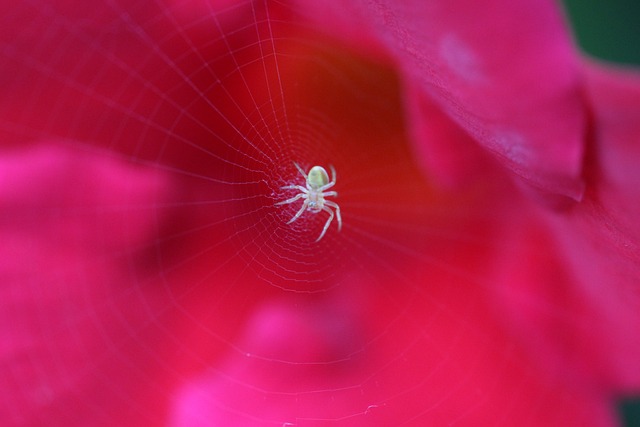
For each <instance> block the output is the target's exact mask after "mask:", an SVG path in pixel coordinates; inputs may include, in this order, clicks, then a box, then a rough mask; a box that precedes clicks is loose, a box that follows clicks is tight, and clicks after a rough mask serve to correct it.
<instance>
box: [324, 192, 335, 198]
mask: <svg viewBox="0 0 640 427" xmlns="http://www.w3.org/2000/svg"><path fill="white" fill-rule="evenodd" d="M327 196H328V197H331V196H333V197H338V192H337V191H327V192H326V193H325V192H324V191H323V192H322V197H327Z"/></svg>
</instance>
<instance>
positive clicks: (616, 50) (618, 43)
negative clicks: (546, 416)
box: [563, 0, 640, 427]
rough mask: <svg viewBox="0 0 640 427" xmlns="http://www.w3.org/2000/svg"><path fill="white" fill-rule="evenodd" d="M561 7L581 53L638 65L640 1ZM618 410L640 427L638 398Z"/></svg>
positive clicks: (575, 1) (578, 0) (569, 2)
mask: <svg viewBox="0 0 640 427" xmlns="http://www.w3.org/2000/svg"><path fill="white" fill-rule="evenodd" d="M563 3H564V6H565V9H566V12H567V15H568V17H569V20H570V22H571V25H572V27H573V33H574V36H575V38H576V41H577V42H578V45H579V46H580V48H581V49H582V51H583V52H585V53H586V54H588V55H589V56H593V57H595V58H599V59H603V60H606V61H610V62H617V63H621V64H635V65H640V0H563ZM638 363H640V361H638ZM617 407H618V413H619V414H620V419H621V420H622V422H621V424H622V425H624V426H627V427H632V426H633V427H638V426H640V394H638V395H635V396H624V397H622V398H620V399H619V400H618V402H617Z"/></svg>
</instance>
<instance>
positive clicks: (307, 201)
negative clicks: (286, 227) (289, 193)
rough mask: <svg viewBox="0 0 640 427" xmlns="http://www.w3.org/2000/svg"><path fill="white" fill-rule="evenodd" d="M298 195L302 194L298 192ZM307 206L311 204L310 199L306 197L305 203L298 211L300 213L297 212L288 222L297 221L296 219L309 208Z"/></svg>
mask: <svg viewBox="0 0 640 427" xmlns="http://www.w3.org/2000/svg"><path fill="white" fill-rule="evenodd" d="M298 196H300V194H298ZM307 206H309V199H305V200H304V203H303V204H302V207H301V208H300V210H299V211H298V213H296V214H295V215H294V217H293V218H291V219H290V220H289V222H287V224H291V223H292V222H293V221H295V220H296V219H298V218H300V215H302V213H303V212H304V211H305V210H306V209H307Z"/></svg>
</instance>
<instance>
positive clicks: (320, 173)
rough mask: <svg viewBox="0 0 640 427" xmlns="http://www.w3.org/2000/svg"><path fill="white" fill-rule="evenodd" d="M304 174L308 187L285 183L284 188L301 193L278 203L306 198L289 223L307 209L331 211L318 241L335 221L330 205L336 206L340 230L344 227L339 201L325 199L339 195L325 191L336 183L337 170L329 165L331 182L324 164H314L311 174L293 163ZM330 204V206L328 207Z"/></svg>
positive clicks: (314, 211) (317, 211)
mask: <svg viewBox="0 0 640 427" xmlns="http://www.w3.org/2000/svg"><path fill="white" fill-rule="evenodd" d="M293 164H294V165H295V167H296V169H298V171H299V172H300V174H302V176H304V179H305V180H306V188H305V187H303V186H302V185H295V184H292V185H285V186H284V187H281V188H282V189H283V190H300V193H298V194H296V195H295V196H293V197H292V198H290V199H287V200H285V201H283V202H278V203H276V205H288V204H289V203H293V202H295V201H296V200H299V199H304V202H303V203H302V207H301V208H300V210H299V211H298V213H296V214H295V215H294V217H293V218H291V219H290V220H289V222H287V224H291V223H292V222H293V221H295V220H296V219H298V218H300V215H302V214H303V213H304V211H305V210H308V211H310V212H313V213H319V212H320V211H325V212H328V213H329V219H328V220H327V222H326V224H325V225H324V228H323V229H322V233H320V237H318V238H317V239H316V242H318V241H320V239H322V237H324V233H326V232H327V229H328V228H329V225H331V221H333V211H332V210H331V209H329V207H331V208H334V209H335V210H336V216H337V217H338V231H340V229H342V218H341V217H340V207H339V206H338V204H337V203H335V202H332V201H330V200H325V197H330V196H331V197H337V196H338V193H337V192H335V191H325V190H328V189H329V188H331V187H333V186H334V185H335V183H336V170H335V168H334V167H333V166H329V167H330V168H331V182H329V175H328V174H327V171H326V170H325V168H323V167H322V166H314V167H312V168H311V169H310V170H309V174H308V175H307V174H306V173H304V171H303V170H302V168H301V167H300V166H298V164H297V163H295V162H294V163H293ZM327 206H328V207H327Z"/></svg>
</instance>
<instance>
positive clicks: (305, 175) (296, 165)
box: [293, 162, 307, 179]
mask: <svg viewBox="0 0 640 427" xmlns="http://www.w3.org/2000/svg"><path fill="white" fill-rule="evenodd" d="M293 164H294V166H295V167H296V169H298V172H300V173H301V174H302V176H304V179H307V174H306V173H304V171H303V170H302V168H301V167H300V166H299V165H298V164H297V163H296V162H293Z"/></svg>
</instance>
